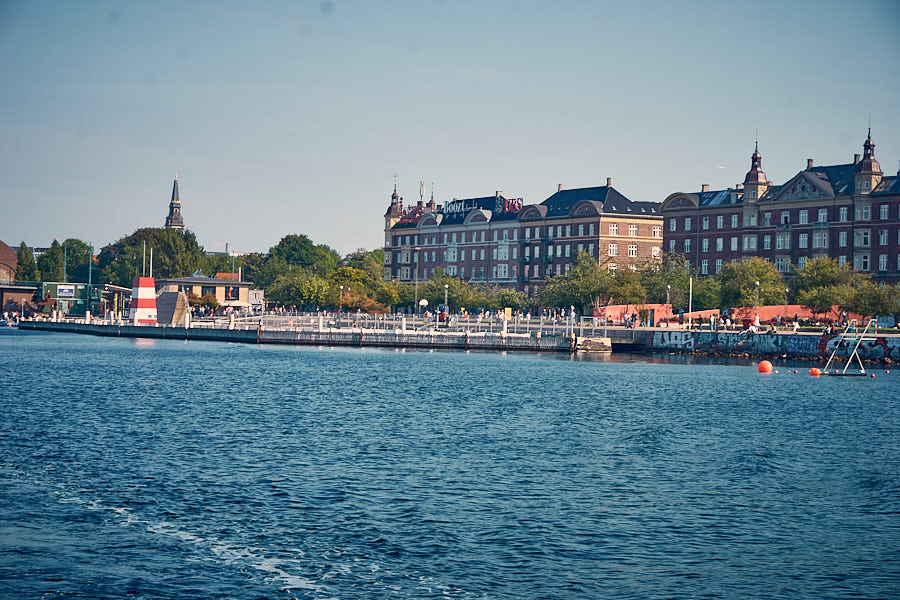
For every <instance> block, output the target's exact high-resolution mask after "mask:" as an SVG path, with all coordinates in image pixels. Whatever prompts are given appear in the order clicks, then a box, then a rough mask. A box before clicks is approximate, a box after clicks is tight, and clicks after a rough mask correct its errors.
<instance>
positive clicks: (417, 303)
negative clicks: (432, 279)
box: [413, 246, 419, 317]
mask: <svg viewBox="0 0 900 600" xmlns="http://www.w3.org/2000/svg"><path fill="white" fill-rule="evenodd" d="M413 251H414V256H413V263H414V264H415V269H416V272H415V279H416V294H415V295H416V304H415V307H414V308H415V310H416V316H417V317H418V316H419V247H418V246H416V247H415V248H413Z"/></svg>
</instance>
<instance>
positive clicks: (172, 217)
mask: <svg viewBox="0 0 900 600" xmlns="http://www.w3.org/2000/svg"><path fill="white" fill-rule="evenodd" d="M166 229H174V230H176V231H184V218H183V217H182V216H181V199H180V198H179V197H178V172H177V171H176V172H175V183H174V184H173V185H172V200H171V201H170V202H169V216H168V217H166Z"/></svg>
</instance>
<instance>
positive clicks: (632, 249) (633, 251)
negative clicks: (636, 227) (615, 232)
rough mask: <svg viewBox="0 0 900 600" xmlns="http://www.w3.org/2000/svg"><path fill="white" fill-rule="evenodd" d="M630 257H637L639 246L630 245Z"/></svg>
mask: <svg viewBox="0 0 900 600" xmlns="http://www.w3.org/2000/svg"><path fill="white" fill-rule="evenodd" d="M628 256H630V257H631V258H635V257H637V244H628Z"/></svg>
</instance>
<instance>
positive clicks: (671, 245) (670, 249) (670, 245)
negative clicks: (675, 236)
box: [669, 240, 675, 252]
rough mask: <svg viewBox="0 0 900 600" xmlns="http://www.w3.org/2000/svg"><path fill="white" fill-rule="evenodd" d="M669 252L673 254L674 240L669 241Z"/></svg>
mask: <svg viewBox="0 0 900 600" xmlns="http://www.w3.org/2000/svg"><path fill="white" fill-rule="evenodd" d="M669 252H675V240H669Z"/></svg>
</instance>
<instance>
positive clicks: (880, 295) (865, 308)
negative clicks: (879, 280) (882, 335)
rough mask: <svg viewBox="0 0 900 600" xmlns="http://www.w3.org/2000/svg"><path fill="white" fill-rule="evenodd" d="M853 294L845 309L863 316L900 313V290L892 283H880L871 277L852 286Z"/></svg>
mask: <svg viewBox="0 0 900 600" xmlns="http://www.w3.org/2000/svg"><path fill="white" fill-rule="evenodd" d="M852 289H853V294H852V296H851V297H850V302H849V304H848V305H847V306H846V307H845V309H847V310H850V311H852V312H854V313H856V314H858V315H860V316H863V317H876V316H879V315H882V316H883V315H892V314H897V313H900V290H898V288H897V287H896V286H892V285H878V284H876V283H875V282H874V281H872V280H871V279H869V278H866V280H865V281H864V282H862V283H857V284H855V285H853V286H852Z"/></svg>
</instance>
